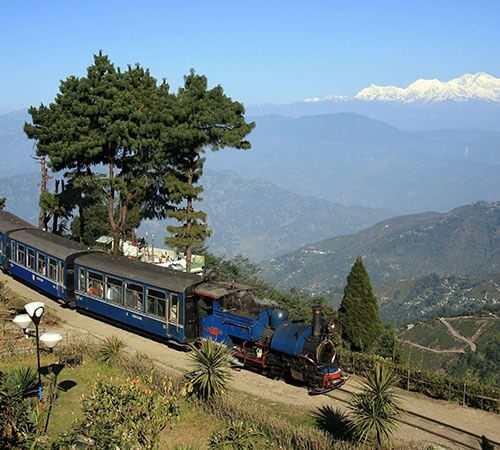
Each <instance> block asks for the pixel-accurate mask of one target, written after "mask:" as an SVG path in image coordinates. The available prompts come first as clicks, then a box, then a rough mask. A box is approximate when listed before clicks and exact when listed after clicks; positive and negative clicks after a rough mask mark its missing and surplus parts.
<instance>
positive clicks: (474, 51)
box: [0, 0, 500, 113]
mask: <svg viewBox="0 0 500 450" xmlns="http://www.w3.org/2000/svg"><path fill="white" fill-rule="evenodd" d="M498 23H500V1H496V0H493V1H480V0H476V1H466V0H462V1H461V0H453V1H452V0H448V1H444V0H433V1H426V0H419V1H417V0H404V1H403V0H399V1H383V0H377V1H373V0H365V1H361V0H358V1H345V0H343V1H309V2H305V1H293V0H288V1H269V0H267V1H253V2H238V1H234V0H233V1H217V0H210V1H206V0H205V1H201V0H199V1H188V0H184V1H177V2H172V1H166V0H164V1H157V2H156V1H147V0H145V1H137V0H136V1H105V0H101V1H94V0H87V1H80V2H76V1H56V0H50V1H47V0H44V1H42V0H40V1H32V0H31V1H30V0H24V1H23V2H18V1H4V2H3V3H2V6H1V9H0V54H1V62H0V113H5V112H9V111H13V110H16V109H21V108H24V107H26V106H29V105H31V104H39V103H40V102H49V101H51V100H52V99H53V98H54V96H55V94H56V93H57V90H58V84H59V80H61V79H64V78H66V77H67V76H69V75H73V74H74V75H81V74H84V73H85V69H86V67H87V66H88V65H89V64H91V63H92V55H93V54H94V53H96V52H97V51H98V50H99V49H103V50H104V52H105V53H107V54H109V55H110V57H111V59H112V61H113V62H115V63H116V64H117V65H118V66H122V67H124V66H126V65H127V64H129V63H136V62H139V63H140V64H142V65H143V66H145V67H148V68H149V69H150V70H151V72H152V73H153V75H154V76H156V77H157V78H167V79H168V81H169V82H170V84H171V86H172V87H173V88H177V87H178V86H179V84H180V83H182V77H183V75H184V74H185V73H186V72H188V70H189V69H190V68H191V67H194V68H195V69H196V71H197V72H199V73H203V74H205V75H207V76H208V78H209V81H210V83H211V84H221V85H222V86H223V87H224V88H225V90H226V92H227V93H228V94H229V95H231V96H232V97H233V98H235V99H237V100H240V101H243V102H244V103H246V104H255V103H266V102H270V103H291V102H293V101H298V100H302V99H304V98H306V97H313V96H319V97H323V96H325V95H329V94H336V95H353V94H355V93H356V92H357V91H358V90H360V89H362V88H363V87H366V86H368V85H369V84H371V83H376V84H381V85H385V84H393V85H399V86H406V85H407V84H409V83H411V82H412V81H414V80H415V79H417V78H439V79H442V80H448V79H450V78H454V77H456V76H459V75H462V74H463V73H467V72H468V73H472V72H479V71H483V72H488V73H490V74H491V75H494V76H497V77H500V54H499V53H500V45H499V44H500V27H499V26H498Z"/></svg>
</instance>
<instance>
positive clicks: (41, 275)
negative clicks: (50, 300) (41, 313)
mask: <svg viewBox="0 0 500 450" xmlns="http://www.w3.org/2000/svg"><path fill="white" fill-rule="evenodd" d="M8 246H9V248H10V261H9V268H8V272H9V273H11V274H12V275H14V276H15V277H17V278H20V279H21V280H24V281H26V282H28V283H29V284H31V285H32V286H34V287H36V288H37V289H39V290H40V291H43V292H45V293H47V294H49V295H51V296H52V297H55V298H57V299H59V300H62V301H63V302H65V303H66V302H67V303H71V302H72V301H73V279H74V276H73V262H74V259H75V257H76V256H77V255H81V254H85V253H89V252H92V251H93V250H89V249H88V248H87V247H85V246H84V245H82V244H79V243H78V242H75V241H71V240H69V239H67V238H64V237H61V236H57V235H55V234H51V233H47V232H45V231H42V230H39V229H36V228H30V229H24V230H17V231H13V232H11V233H9V235H8Z"/></svg>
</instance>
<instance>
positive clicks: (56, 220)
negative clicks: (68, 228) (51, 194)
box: [52, 179, 59, 234]
mask: <svg viewBox="0 0 500 450" xmlns="http://www.w3.org/2000/svg"><path fill="white" fill-rule="evenodd" d="M55 184H56V185H55V194H56V197H57V194H59V180H58V179H56V183H55ZM58 228H59V213H58V212H57V210H56V211H54V213H53V217H52V234H57V233H58V231H59V230H58Z"/></svg>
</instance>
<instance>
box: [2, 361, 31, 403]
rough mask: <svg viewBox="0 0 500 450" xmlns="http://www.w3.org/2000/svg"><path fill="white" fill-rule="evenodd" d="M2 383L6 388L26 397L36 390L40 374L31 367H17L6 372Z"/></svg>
mask: <svg viewBox="0 0 500 450" xmlns="http://www.w3.org/2000/svg"><path fill="white" fill-rule="evenodd" d="M2 384H3V386H4V387H5V388H10V389H11V390H12V391H14V392H16V393H17V394H19V395H20V396H21V397H26V396H28V395H30V394H33V393H34V392H36V390H37V387H38V374H37V372H36V370H34V369H32V368H31V367H16V368H15V369H12V370H11V371H9V372H7V373H6V374H4V376H3V379H2Z"/></svg>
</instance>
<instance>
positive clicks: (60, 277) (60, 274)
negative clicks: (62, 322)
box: [57, 261, 66, 299]
mask: <svg viewBox="0 0 500 450" xmlns="http://www.w3.org/2000/svg"><path fill="white" fill-rule="evenodd" d="M64 275H65V273H64V262H63V261H59V264H58V267H57V291H58V292H59V296H60V297H61V298H64V299H65V298H66V286H65V284H66V283H65V277H64Z"/></svg>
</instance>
